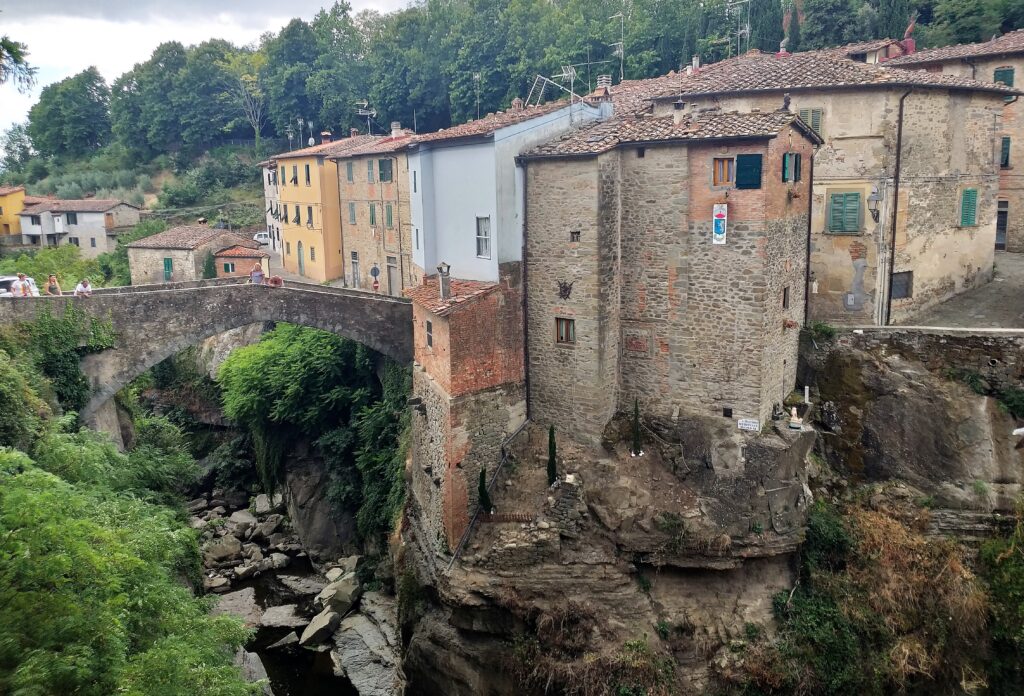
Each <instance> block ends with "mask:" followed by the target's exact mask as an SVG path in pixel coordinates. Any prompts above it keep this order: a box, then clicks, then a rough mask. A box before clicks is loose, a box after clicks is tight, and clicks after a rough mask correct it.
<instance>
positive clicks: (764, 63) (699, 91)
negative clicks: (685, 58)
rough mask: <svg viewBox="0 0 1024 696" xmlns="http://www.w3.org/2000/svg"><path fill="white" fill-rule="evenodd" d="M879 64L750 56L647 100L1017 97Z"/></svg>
mask: <svg viewBox="0 0 1024 696" xmlns="http://www.w3.org/2000/svg"><path fill="white" fill-rule="evenodd" d="M896 60H897V59H893V60H892V61H888V62H886V63H884V64H872V63H859V62H857V61H854V60H850V59H849V58H846V57H844V56H842V55H837V54H836V53H835V52H834V51H832V50H826V51H807V52H805V53H793V54H790V55H777V54H774V53H762V52H760V51H750V52H748V53H745V54H744V55H742V56H737V57H736V58H729V59H728V60H723V61H721V62H719V63H712V64H710V65H706V66H704V67H702V68H701V69H700V70H699V71H698V72H696V73H695V74H692V75H687V74H685V73H677V74H676V75H675V77H674V79H671V80H663V79H662V80H659V81H658V82H657V83H654V84H651V85H649V86H648V87H647V88H646V90H645V91H646V92H647V96H648V97H649V98H652V99H661V100H664V99H671V98H674V97H678V96H680V95H692V96H697V95H718V94H727V93H752V92H782V91H787V90H789V91H792V90H801V89H854V88H858V87H861V88H863V87H867V88H876V87H922V88H933V89H954V90H976V91H990V92H1001V93H1003V94H1016V93H1017V92H1016V91H1015V90H1012V89H1010V88H1008V87H1004V86H1002V85H996V84H992V83H989V82H980V81H978V80H971V79H968V78H965V77H958V76H955V75H943V74H939V73H928V72H923V71H920V70H899V69H895V68H890V67H886V66H889V65H892V64H894V63H895V62H896Z"/></svg>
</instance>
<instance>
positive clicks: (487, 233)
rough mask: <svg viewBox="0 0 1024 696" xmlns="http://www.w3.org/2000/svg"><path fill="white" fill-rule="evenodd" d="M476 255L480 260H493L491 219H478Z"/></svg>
mask: <svg viewBox="0 0 1024 696" xmlns="http://www.w3.org/2000/svg"><path fill="white" fill-rule="evenodd" d="M476 255H477V258H480V259H489V258H491V218H489V217H478V218H477V219H476Z"/></svg>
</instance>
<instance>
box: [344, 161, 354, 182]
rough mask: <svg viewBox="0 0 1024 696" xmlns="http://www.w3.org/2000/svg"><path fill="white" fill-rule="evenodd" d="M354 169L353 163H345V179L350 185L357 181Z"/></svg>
mask: <svg viewBox="0 0 1024 696" xmlns="http://www.w3.org/2000/svg"><path fill="white" fill-rule="evenodd" d="M353 169H354V167H353V166H352V163H351V162H346V163H345V179H347V180H348V183H350V184H351V183H352V182H353V181H355V180H356V176H355V172H354V171H353Z"/></svg>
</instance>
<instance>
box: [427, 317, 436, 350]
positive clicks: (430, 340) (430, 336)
mask: <svg viewBox="0 0 1024 696" xmlns="http://www.w3.org/2000/svg"><path fill="white" fill-rule="evenodd" d="M433 346H434V322H432V321H430V320H427V348H432V347H433Z"/></svg>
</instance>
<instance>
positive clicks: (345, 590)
mask: <svg viewBox="0 0 1024 696" xmlns="http://www.w3.org/2000/svg"><path fill="white" fill-rule="evenodd" d="M359 593H360V588H359V580H357V579H356V575H355V573H349V574H348V575H345V576H344V577H342V578H341V579H339V580H335V581H334V582H332V583H331V584H329V585H328V586H327V587H325V588H324V589H323V590H322V591H321V592H320V594H318V595H317V596H316V599H314V600H313V607H314V608H315V609H321V608H324V607H327V608H330V609H333V610H334V611H336V612H338V613H339V614H344V613H346V612H347V611H348V610H349V609H351V608H352V605H353V604H355V603H356V601H357V600H358V599H359Z"/></svg>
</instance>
